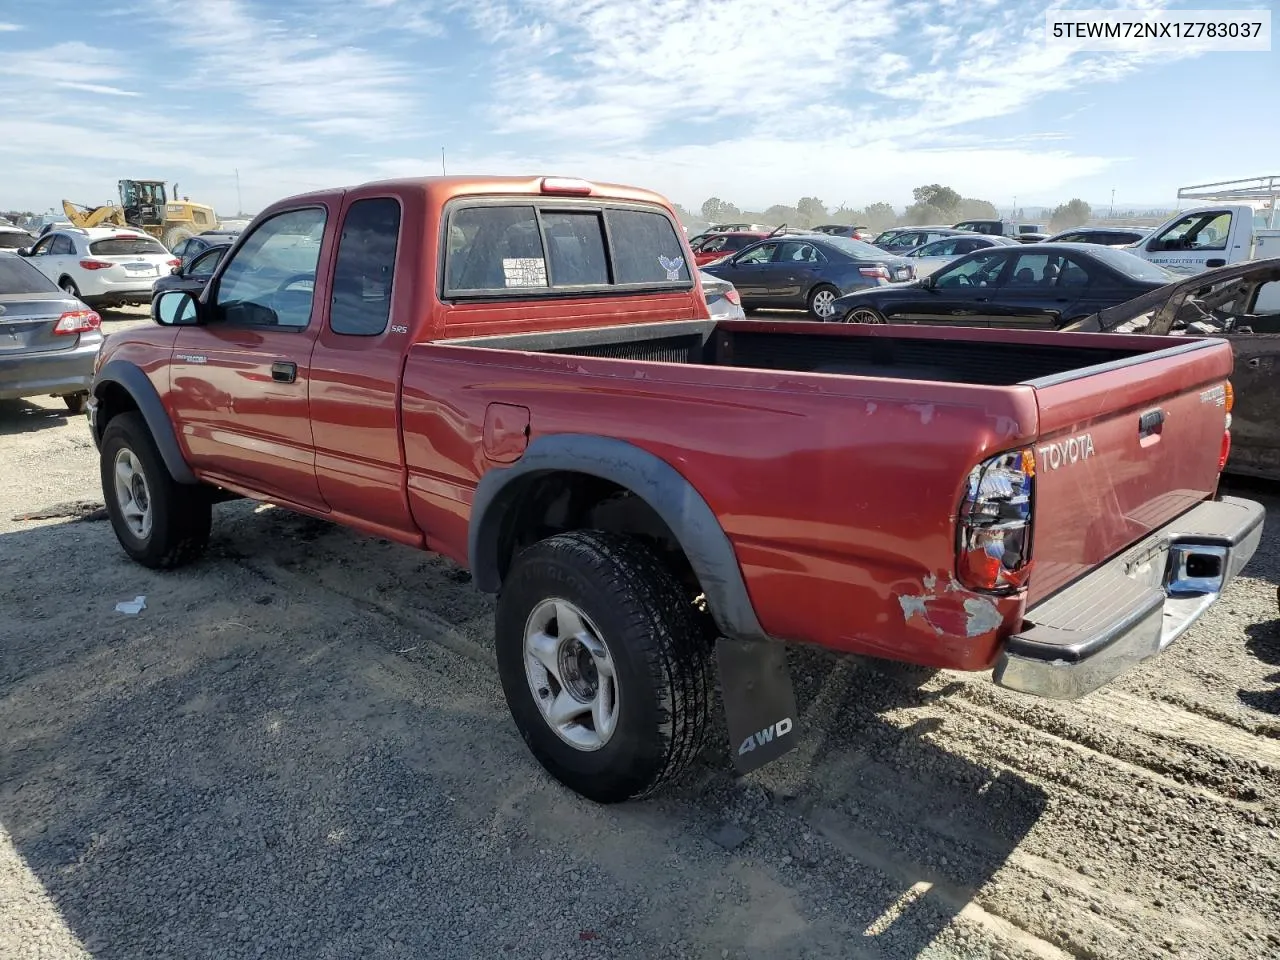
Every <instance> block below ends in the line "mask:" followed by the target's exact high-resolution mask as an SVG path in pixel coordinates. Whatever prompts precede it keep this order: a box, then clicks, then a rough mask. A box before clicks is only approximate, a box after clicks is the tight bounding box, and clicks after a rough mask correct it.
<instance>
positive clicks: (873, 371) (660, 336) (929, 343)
mask: <svg viewBox="0 0 1280 960" xmlns="http://www.w3.org/2000/svg"><path fill="white" fill-rule="evenodd" d="M942 331H945V332H943V333H942V335H939V333H940V332H942ZM444 342H445V343H453V344H458V345H463V344H465V345H466V346H471V347H485V348H489V349H500V350H519V351H528V352H533V353H550V354H561V355H569V356H580V357H600V358H611V359H619V360H633V361H634V360H639V361H650V362H655V361H656V362H662V363H679V364H691V365H699V366H713V367H738V368H746V369H754V370H776V371H791V372H795V373H827V374H842V375H846V376H868V377H881V378H891V379H900V380H933V381H938V382H942V383H965V384H975V385H985V386H1011V385H1013V384H1019V383H1031V384H1033V385H1042V384H1043V383H1045V382H1047V381H1050V380H1052V379H1053V378H1060V377H1063V376H1067V375H1074V374H1076V373H1077V372H1080V371H1083V370H1087V369H1089V368H1095V367H1098V366H1104V365H1107V366H1117V365H1119V366H1123V365H1124V364H1125V363H1126V362H1136V361H1139V360H1141V359H1142V358H1144V357H1145V356H1147V355H1148V354H1150V353H1152V352H1153V348H1152V343H1151V341H1147V342H1145V343H1143V344H1141V345H1138V344H1136V343H1132V342H1123V341H1121V340H1120V339H1116V340H1107V339H1105V338H1093V337H1088V338H1085V337H1081V338H1080V341H1079V343H1078V344H1075V343H1072V344H1064V343H1062V342H1061V340H1060V338H1056V337H1054V338H1050V339H1049V340H1048V342H1046V338H1045V336H1044V334H1043V333H1040V332H1035V331H1026V332H1020V331H1019V332H1015V331H1007V330H997V331H989V330H983V329H980V328H960V329H957V330H952V329H949V328H938V329H936V330H921V329H920V328H917V327H896V326H895V327H873V326H861V325H856V326H843V325H841V326H835V327H833V326H829V325H826V324H819V323H810V322H790V321H780V322H773V321H765V322H760V321H753V320H747V321H731V322H726V323H719V324H717V323H715V322H714V321H696V320H695V321H676V322H671V323H651V324H643V325H628V326H617V327H603V328H595V329H586V330H569V331H560V332H555V333H521V334H513V335H508V336H496V337H474V338H468V339H465V340H453V341H444Z"/></svg>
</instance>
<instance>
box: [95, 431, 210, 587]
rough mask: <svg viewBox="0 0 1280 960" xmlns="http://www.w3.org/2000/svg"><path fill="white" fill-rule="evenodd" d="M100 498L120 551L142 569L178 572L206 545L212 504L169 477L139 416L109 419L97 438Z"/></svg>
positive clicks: (202, 491) (204, 493)
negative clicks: (100, 450) (98, 440)
mask: <svg viewBox="0 0 1280 960" xmlns="http://www.w3.org/2000/svg"><path fill="white" fill-rule="evenodd" d="M101 473H102V496H103V500H104V501H105V502H106V506H107V515H108V516H109V517H110V518H111V527H112V529H114V530H115V533H116V539H117V540H119V541H120V546H122V547H123V548H124V552H125V553H127V554H129V556H130V557H132V558H133V559H134V560H136V561H138V563H140V564H142V565H143V566H145V567H152V568H153V569H167V568H170V567H180V566H182V565H183V564H185V563H190V562H191V561H192V560H194V559H196V558H197V557H198V556H200V554H201V553H203V552H204V549H205V547H206V546H207V545H208V543H209V529H210V527H211V525H212V522H213V510H212V504H211V501H210V497H209V495H208V492H207V491H206V490H205V488H203V487H199V486H192V485H189V484H183V483H178V482H177V481H176V480H174V479H173V477H172V476H170V475H169V470H168V468H167V467H166V466H165V465H164V460H163V459H161V457H160V451H159V450H158V449H157V448H156V444H155V440H153V439H152V437H151V431H150V430H149V429H148V428H147V422H146V421H145V420H144V419H143V418H142V415H141V414H139V413H134V412H129V413H121V414H118V415H117V416H115V417H112V418H111V421H110V422H109V423H108V424H107V428H106V430H105V431H104V432H103V435H102V456H101Z"/></svg>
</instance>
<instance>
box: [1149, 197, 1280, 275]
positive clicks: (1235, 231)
mask: <svg viewBox="0 0 1280 960" xmlns="http://www.w3.org/2000/svg"><path fill="white" fill-rule="evenodd" d="M1178 199H1179V201H1181V200H1201V201H1205V200H1208V201H1214V202H1212V203H1209V204H1207V205H1204V206H1196V207H1192V208H1191V209H1188V210H1183V211H1181V212H1179V213H1176V214H1174V215H1173V216H1172V217H1170V218H1169V219H1168V220H1166V221H1165V222H1164V223H1162V224H1160V226H1158V227H1156V228H1155V229H1154V230H1153V231H1151V234H1150V235H1149V236H1148V237H1147V238H1146V239H1145V240H1142V241H1140V242H1138V243H1135V244H1134V245H1133V246H1131V247H1126V248H1125V249H1126V250H1128V251H1129V252H1130V253H1134V254H1136V255H1137V256H1139V257H1141V258H1142V259H1144V260H1149V261H1150V262H1151V263H1157V264H1159V265H1160V266H1162V267H1165V268H1166V269H1168V270H1172V271H1173V272H1174V273H1186V274H1191V273H1199V272H1200V271H1201V270H1210V269H1213V268H1214V267H1225V266H1227V264H1231V263H1240V262H1242V261H1245V260H1261V259H1266V258H1268V257H1276V256H1280V229H1277V227H1280V219H1278V218H1280V176H1275V177H1253V178H1251V179H1248V180H1230V181H1225V182H1222V183H1206V184H1199V185H1197V186H1193V187H1183V188H1182V189H1181V190H1179V191H1178Z"/></svg>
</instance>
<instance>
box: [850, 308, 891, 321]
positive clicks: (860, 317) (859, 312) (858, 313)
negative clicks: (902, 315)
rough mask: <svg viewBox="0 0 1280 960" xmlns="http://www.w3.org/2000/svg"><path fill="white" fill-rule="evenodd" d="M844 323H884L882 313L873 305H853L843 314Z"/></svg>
mask: <svg viewBox="0 0 1280 960" xmlns="http://www.w3.org/2000/svg"><path fill="white" fill-rule="evenodd" d="M844 322H845V323H886V322H887V321H886V320H885V318H884V314H883V313H881V312H880V311H879V310H877V309H875V307H854V308H853V309H852V310H850V311H849V312H848V313H846V314H845V315H844Z"/></svg>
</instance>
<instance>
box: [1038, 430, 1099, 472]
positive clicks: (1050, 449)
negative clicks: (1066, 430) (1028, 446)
mask: <svg viewBox="0 0 1280 960" xmlns="http://www.w3.org/2000/svg"><path fill="white" fill-rule="evenodd" d="M1092 456H1093V434H1090V433H1082V434H1080V436H1078V437H1068V438H1067V439H1066V440H1055V441H1054V442H1053V443H1046V444H1043V445H1041V446H1039V447H1036V464H1037V465H1038V466H1042V467H1048V468H1049V469H1050V470H1057V469H1058V468H1059V467H1061V466H1064V465H1070V464H1073V463H1077V462H1079V461H1081V460H1088V459H1089V458H1090V457H1092Z"/></svg>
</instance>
